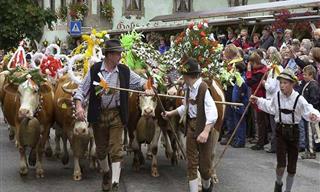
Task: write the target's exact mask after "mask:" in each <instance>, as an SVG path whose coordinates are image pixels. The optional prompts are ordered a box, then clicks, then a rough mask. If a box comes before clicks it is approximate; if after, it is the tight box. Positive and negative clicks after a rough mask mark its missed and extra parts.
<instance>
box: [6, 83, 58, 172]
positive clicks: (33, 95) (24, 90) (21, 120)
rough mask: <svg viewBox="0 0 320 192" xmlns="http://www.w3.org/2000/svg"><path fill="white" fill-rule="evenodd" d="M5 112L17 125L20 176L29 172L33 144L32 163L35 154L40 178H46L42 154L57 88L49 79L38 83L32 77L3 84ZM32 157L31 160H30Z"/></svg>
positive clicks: (13, 124)
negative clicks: (54, 93)
mask: <svg viewBox="0 0 320 192" xmlns="http://www.w3.org/2000/svg"><path fill="white" fill-rule="evenodd" d="M3 90H4V97H3V106H2V109H3V113H4V117H5V119H6V120H7V122H8V124H9V125H10V126H11V127H14V128H15V132H16V146H17V148H18V149H19V153H20V171H19V172H20V175H21V176H24V175H27V174H28V165H27V161H26V154H25V152H26V147H31V152H30V155H29V165H32V164H33V163H32V162H31V160H32V158H33V155H32V154H34V155H35V161H36V163H35V166H36V177H37V178H43V177H44V171H43V168H42V155H43V151H44V147H45V144H46V142H47V140H48V137H49V133H50V127H51V126H52V124H53V89H52V86H51V85H50V84H49V83H48V82H46V81H45V82H42V83H41V84H36V83H35V82H34V80H32V78H28V79H27V80H25V81H24V82H22V83H20V84H15V83H6V84H5V85H4V87H3ZM30 158H31V159H30Z"/></svg>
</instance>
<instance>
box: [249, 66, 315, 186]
mask: <svg viewBox="0 0 320 192" xmlns="http://www.w3.org/2000/svg"><path fill="white" fill-rule="evenodd" d="M277 79H278V80H279V81H280V91H279V92H278V93H277V94H275V95H274V97H273V98H272V99H271V100H266V99H264V98H259V97H256V96H251V98H250V101H251V102H252V103H256V104H257V106H258V107H259V109H261V110H263V111H265V112H267V113H270V114H272V115H275V121H276V123H277V128H276V138H277V149H276V154H277V168H276V174H277V179H276V183H275V188H274V191H275V192H282V185H283V183H282V177H283V174H284V170H285V168H286V165H287V172H288V176H287V179H286V190H285V192H290V191H291V188H292V184H293V179H294V176H295V173H296V168H297V160H298V153H299V122H300V120H301V117H303V118H304V119H306V120H308V121H311V122H317V121H320V113H319V111H318V110H316V109H314V108H313V106H312V105H311V104H309V103H308V102H307V101H306V99H305V98H304V97H303V96H300V95H299V93H298V92H296V91H294V89H293V87H294V85H295V83H297V82H298V79H297V77H296V76H295V75H294V72H293V71H292V70H290V69H288V68H287V69H285V70H284V71H283V72H282V73H281V74H280V75H279V76H278V77H277Z"/></svg>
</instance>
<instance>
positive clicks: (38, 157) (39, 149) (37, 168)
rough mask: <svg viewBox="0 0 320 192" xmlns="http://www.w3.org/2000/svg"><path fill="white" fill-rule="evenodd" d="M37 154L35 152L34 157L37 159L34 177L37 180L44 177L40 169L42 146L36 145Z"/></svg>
mask: <svg viewBox="0 0 320 192" xmlns="http://www.w3.org/2000/svg"><path fill="white" fill-rule="evenodd" d="M36 150H37V152H36V157H37V161H36V177H37V178H43V177H44V171H43V168H42V146H41V144H40V143H39V144H38V145H37V148H36Z"/></svg>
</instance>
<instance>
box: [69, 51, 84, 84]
mask: <svg viewBox="0 0 320 192" xmlns="http://www.w3.org/2000/svg"><path fill="white" fill-rule="evenodd" d="M83 58H84V54H78V55H75V56H73V57H72V58H71V59H70V60H69V62H68V74H69V75H70V78H71V80H72V81H73V82H75V83H76V84H78V85H79V84H80V83H81V79H80V78H78V77H77V76H76V75H75V74H74V72H73V64H74V63H75V62H76V61H77V60H82V59H83Z"/></svg>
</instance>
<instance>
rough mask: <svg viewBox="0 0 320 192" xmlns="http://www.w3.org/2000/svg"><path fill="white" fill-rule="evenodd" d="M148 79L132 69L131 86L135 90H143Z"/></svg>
mask: <svg viewBox="0 0 320 192" xmlns="http://www.w3.org/2000/svg"><path fill="white" fill-rule="evenodd" d="M146 82H147V80H146V79H144V78H142V77H140V76H139V75H138V74H136V73H135V72H133V71H131V70H130V82H129V88H130V89H135V90H142V89H143V86H144V85H145V84H146Z"/></svg>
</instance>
